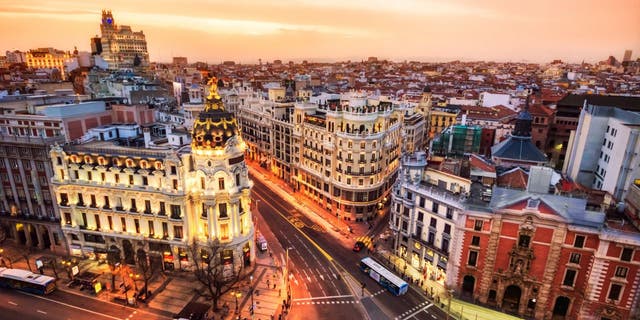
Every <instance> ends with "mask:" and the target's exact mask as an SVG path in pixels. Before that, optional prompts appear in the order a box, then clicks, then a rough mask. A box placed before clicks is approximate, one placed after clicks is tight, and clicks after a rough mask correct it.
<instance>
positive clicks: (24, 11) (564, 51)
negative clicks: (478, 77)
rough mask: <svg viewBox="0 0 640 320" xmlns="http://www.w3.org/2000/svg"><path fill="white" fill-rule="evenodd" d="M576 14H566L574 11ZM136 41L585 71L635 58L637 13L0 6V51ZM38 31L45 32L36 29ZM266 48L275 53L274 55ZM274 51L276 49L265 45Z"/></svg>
mask: <svg viewBox="0 0 640 320" xmlns="http://www.w3.org/2000/svg"><path fill="white" fill-rule="evenodd" d="M578 4H579V5H580V6H577V5H578ZM103 9H108V10H112V12H113V15H114V18H115V21H116V23H117V24H119V25H130V26H131V27H132V29H133V30H134V31H137V30H142V31H144V33H145V35H146V37H147V41H148V48H149V55H150V59H151V61H158V62H169V61H170V60H171V57H173V56H186V57H188V58H189V60H190V61H204V62H209V63H219V62H222V61H224V60H233V61H236V62H240V63H257V62H258V60H259V59H262V61H263V62H266V61H272V60H274V59H281V60H285V61H286V60H295V61H301V60H305V59H306V60H311V61H344V60H356V61H359V60H363V59H366V57H368V56H376V57H378V58H381V59H390V60H394V61H402V60H421V61H451V60H466V61H472V60H495V61H514V62H520V61H528V62H538V63H541V62H550V61H551V60H554V59H562V60H563V61H568V62H580V61H583V60H584V61H587V62H596V61H600V60H604V59H606V58H607V57H608V56H609V55H613V56H614V57H616V58H618V59H619V60H621V59H622V55H623V53H624V50H626V49H631V50H633V52H634V55H633V56H632V59H634V60H635V59H636V58H637V57H638V52H640V37H638V33H637V30H640V3H638V2H637V1H628V0H618V1H614V3H611V2H604V1H595V0H592V1H583V2H579V3H573V2H558V3H556V2H552V1H542V2H535V3H531V4H521V3H510V2H502V1H489V2H483V4H482V6H480V5H478V4H476V3H474V2H471V1H452V2H437V1H417V0H405V1H401V2H396V3H394V4H392V5H389V4H384V3H383V2H382V1H373V2H372V1H349V2H347V3H342V2H338V1H324V2H322V3H314V2H312V1H301V2H293V1H269V2H253V1H239V2H234V3H233V4H231V3H225V2H207V1H190V2H189V3H188V4H183V3H180V4H176V3H173V2H169V1H159V2H153V5H152V3H150V2H145V1H140V2H134V3H131V2H127V1H112V2H110V3H109V4H108V6H106V5H105V4H104V3H99V2H95V1H89V2H83V3H76V2H72V1H64V0H63V1H54V2H48V3H47V6H46V7H45V6H43V5H42V4H41V3H40V1H23V2H21V3H20V4H17V5H15V4H9V3H2V2H0V17H2V18H3V19H0V28H2V29H3V30H20V32H6V31H5V32H3V33H1V34H0V40H1V41H0V43H2V44H4V46H0V51H2V52H4V51H6V50H29V49H33V48H38V47H55V48H57V49H63V50H73V48H74V47H77V48H78V50H80V51H89V50H90V48H89V39H90V38H91V37H93V36H95V35H98V34H99V32H100V31H99V23H100V12H101V10H103ZM43 26H46V27H44V28H43ZM274 44H275V45H274ZM277 44H281V45H277Z"/></svg>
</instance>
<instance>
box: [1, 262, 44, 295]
mask: <svg viewBox="0 0 640 320" xmlns="http://www.w3.org/2000/svg"><path fill="white" fill-rule="evenodd" d="M0 287H2V288H12V289H17V290H22V291H25V292H30V293H35V294H40V295H45V294H49V293H51V292H53V291H54V290H55V289H56V279H55V278H53V277H49V276H45V275H41V274H36V273H33V272H31V271H28V270H21V269H9V268H0Z"/></svg>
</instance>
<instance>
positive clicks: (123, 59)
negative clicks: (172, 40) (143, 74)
mask: <svg viewBox="0 0 640 320" xmlns="http://www.w3.org/2000/svg"><path fill="white" fill-rule="evenodd" d="M100 31H101V33H102V37H101V38H93V39H91V47H92V51H93V52H95V53H97V54H100V55H101V56H102V58H103V59H104V60H105V61H106V62H107V63H108V65H109V69H121V68H132V67H138V66H140V67H146V66H148V65H149V53H148V52H147V40H146V37H145V35H144V33H143V32H142V31H135V32H134V31H132V30H131V27H130V26H125V25H121V26H119V25H117V24H116V22H115V19H114V18H113V14H111V11H110V10H102V21H101V24H100Z"/></svg>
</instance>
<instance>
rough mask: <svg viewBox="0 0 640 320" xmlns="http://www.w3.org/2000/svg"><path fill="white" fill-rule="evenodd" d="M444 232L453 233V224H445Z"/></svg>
mask: <svg viewBox="0 0 640 320" xmlns="http://www.w3.org/2000/svg"><path fill="white" fill-rule="evenodd" d="M444 233H445V234H451V225H450V224H446V223H445V224H444Z"/></svg>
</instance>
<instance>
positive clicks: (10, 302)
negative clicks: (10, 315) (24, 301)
mask: <svg viewBox="0 0 640 320" xmlns="http://www.w3.org/2000/svg"><path fill="white" fill-rule="evenodd" d="M9 304H10V305H12V306H17V305H18V304H17V303H15V302H13V301H11V300H9Z"/></svg>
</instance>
